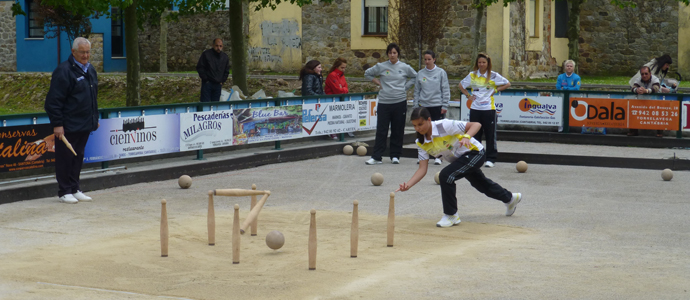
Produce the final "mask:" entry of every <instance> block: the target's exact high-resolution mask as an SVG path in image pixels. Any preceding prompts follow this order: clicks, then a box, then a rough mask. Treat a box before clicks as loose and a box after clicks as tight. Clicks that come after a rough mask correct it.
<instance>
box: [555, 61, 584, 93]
mask: <svg viewBox="0 0 690 300" xmlns="http://www.w3.org/2000/svg"><path fill="white" fill-rule="evenodd" d="M563 71H565V73H563V74H561V75H558V79H557V80H556V89H558V90H566V91H579V90H580V76H578V75H577V74H575V62H574V61H572V60H570V59H569V60H566V61H565V62H564V63H563Z"/></svg>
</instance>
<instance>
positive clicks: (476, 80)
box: [470, 72, 496, 110]
mask: <svg viewBox="0 0 690 300" xmlns="http://www.w3.org/2000/svg"><path fill="white" fill-rule="evenodd" d="M486 75H487V76H489V78H486V77H482V76H479V75H477V73H476V72H472V73H470V79H471V81H470V86H471V87H472V92H473V93H474V89H475V87H477V88H480V89H487V88H491V90H496V82H494V81H493V80H491V73H487V74H486ZM491 109H492V110H496V103H495V102H494V96H491Z"/></svg>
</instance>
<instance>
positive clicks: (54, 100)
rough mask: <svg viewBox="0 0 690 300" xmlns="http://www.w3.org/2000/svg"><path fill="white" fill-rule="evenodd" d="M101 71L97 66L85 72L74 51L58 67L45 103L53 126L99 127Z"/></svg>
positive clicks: (86, 129)
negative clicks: (99, 79)
mask: <svg viewBox="0 0 690 300" xmlns="http://www.w3.org/2000/svg"><path fill="white" fill-rule="evenodd" d="M97 75H98V74H96V69H94V67H93V66H89V68H88V70H87V72H86V73H84V71H83V70H82V69H81V67H79V66H78V65H77V64H76V63H75V62H74V57H73V56H72V55H70V56H69V58H67V60H66V61H64V62H62V63H60V64H59V65H58V66H57V68H55V71H53V77H52V78H51V80H50V90H49V91H48V95H47V96H46V103H45V105H44V108H45V110H46V113H47V114H48V118H49V119H50V124H51V125H53V127H58V126H63V127H64V129H65V132H90V131H94V130H96V129H98V101H97V99H98V76H97Z"/></svg>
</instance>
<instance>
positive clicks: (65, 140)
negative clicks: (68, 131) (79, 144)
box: [60, 134, 77, 156]
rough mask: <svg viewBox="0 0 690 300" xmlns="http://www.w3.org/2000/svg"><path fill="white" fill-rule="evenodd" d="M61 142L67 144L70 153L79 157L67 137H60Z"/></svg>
mask: <svg viewBox="0 0 690 300" xmlns="http://www.w3.org/2000/svg"><path fill="white" fill-rule="evenodd" d="M60 140H62V142H63V143H65V146H67V148H68V149H69V150H70V151H72V153H74V156H77V152H74V148H72V144H70V143H69V142H68V141H67V138H66V137H65V135H64V134H63V135H61V136H60Z"/></svg>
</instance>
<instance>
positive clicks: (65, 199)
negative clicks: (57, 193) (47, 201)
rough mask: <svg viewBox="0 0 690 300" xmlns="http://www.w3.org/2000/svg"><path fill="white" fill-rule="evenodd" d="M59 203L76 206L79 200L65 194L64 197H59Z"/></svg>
mask: <svg viewBox="0 0 690 300" xmlns="http://www.w3.org/2000/svg"><path fill="white" fill-rule="evenodd" d="M60 202H62V203H67V204H77V203H79V200H77V198H74V196H72V194H65V195H64V196H62V197H60Z"/></svg>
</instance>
